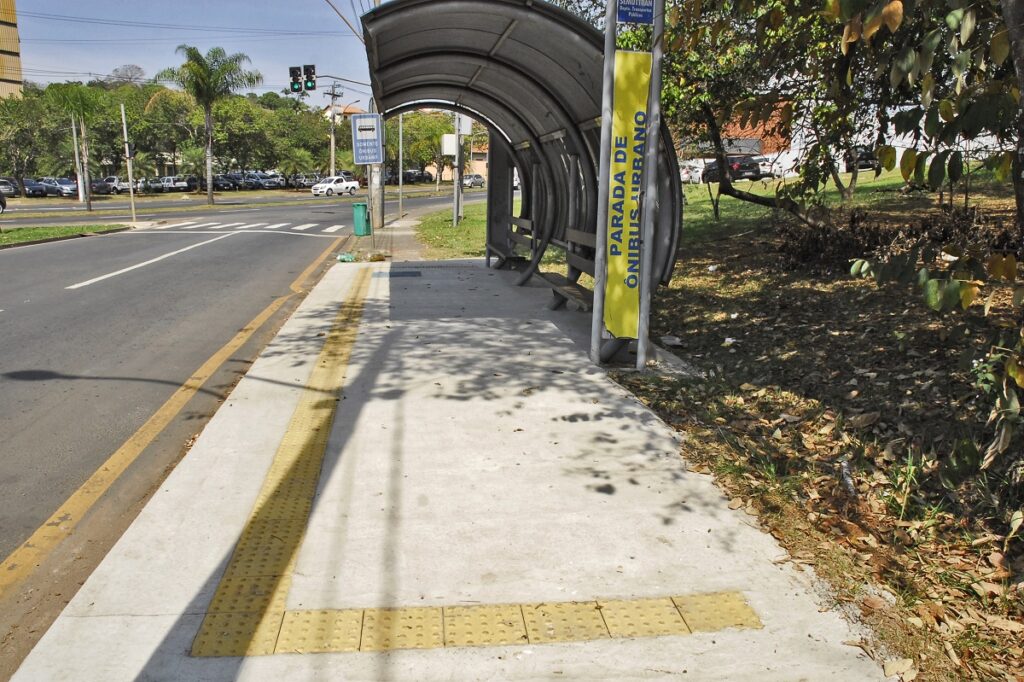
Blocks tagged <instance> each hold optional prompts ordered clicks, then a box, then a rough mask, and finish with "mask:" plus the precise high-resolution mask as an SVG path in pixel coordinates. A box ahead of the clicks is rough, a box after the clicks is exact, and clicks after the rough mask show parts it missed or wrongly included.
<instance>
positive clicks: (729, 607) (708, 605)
mask: <svg viewBox="0 0 1024 682" xmlns="http://www.w3.org/2000/svg"><path fill="white" fill-rule="evenodd" d="M672 601H673V602H675V605H676V606H677V607H679V612H680V613H681V614H683V620H685V621H686V625H687V626H689V628H690V630H691V631H693V632H714V631H717V630H724V629H725V628H760V627H763V626H762V625H761V620H760V619H759V618H758V617H757V614H756V613H754V609H752V608H750V605H749V604H747V600H746V599H745V598H744V597H743V595H742V594H741V593H739V592H715V593H712V594H691V595H688V596H685V597H672Z"/></svg>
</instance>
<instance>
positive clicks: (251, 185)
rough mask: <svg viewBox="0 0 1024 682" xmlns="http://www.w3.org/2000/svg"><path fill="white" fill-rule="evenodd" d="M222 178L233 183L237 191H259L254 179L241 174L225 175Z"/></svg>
mask: <svg viewBox="0 0 1024 682" xmlns="http://www.w3.org/2000/svg"><path fill="white" fill-rule="evenodd" d="M224 177H226V178H227V179H228V180H230V181H231V182H233V183H235V185H236V186H237V187H238V189H259V184H258V183H257V182H256V181H255V180H254V179H251V178H249V177H248V176H243V175H242V174H241V173H226V174H225V175H224Z"/></svg>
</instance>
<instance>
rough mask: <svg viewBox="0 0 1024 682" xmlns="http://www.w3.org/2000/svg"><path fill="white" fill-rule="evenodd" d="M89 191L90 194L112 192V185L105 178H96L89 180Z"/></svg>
mask: <svg viewBox="0 0 1024 682" xmlns="http://www.w3.org/2000/svg"><path fill="white" fill-rule="evenodd" d="M89 191H90V192H91V193H92V194H113V193H114V187H113V185H111V184H110V183H109V182H107V181H106V180H101V179H99V178H97V179H95V180H90V181H89Z"/></svg>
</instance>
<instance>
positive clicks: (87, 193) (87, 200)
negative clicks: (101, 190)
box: [78, 116, 92, 211]
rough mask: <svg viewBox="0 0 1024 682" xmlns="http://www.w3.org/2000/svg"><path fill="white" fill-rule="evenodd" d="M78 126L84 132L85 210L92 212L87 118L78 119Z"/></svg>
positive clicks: (81, 179) (83, 178)
mask: <svg viewBox="0 0 1024 682" xmlns="http://www.w3.org/2000/svg"><path fill="white" fill-rule="evenodd" d="M78 125H79V127H80V128H81V130H82V177H80V178H79V179H78V181H79V182H84V183H85V184H84V185H83V186H82V189H84V190H85V210H86V211H91V210H92V187H90V186H89V138H88V133H87V131H86V129H85V118H84V117H83V116H79V117H78Z"/></svg>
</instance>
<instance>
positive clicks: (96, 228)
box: [0, 225, 124, 246]
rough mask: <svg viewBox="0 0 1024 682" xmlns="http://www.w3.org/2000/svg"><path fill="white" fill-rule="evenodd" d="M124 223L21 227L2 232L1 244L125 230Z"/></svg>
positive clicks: (6, 244) (0, 235)
mask: <svg viewBox="0 0 1024 682" xmlns="http://www.w3.org/2000/svg"><path fill="white" fill-rule="evenodd" d="M123 229H124V225H55V226H53V227H19V228H15V229H13V230H6V231H4V232H3V233H0V246H8V245H10V244H23V243H25V242H33V241H39V240H41V239H54V238H57V237H70V236H74V235H79V234H102V233H104V232H109V231H111V230H123Z"/></svg>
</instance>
